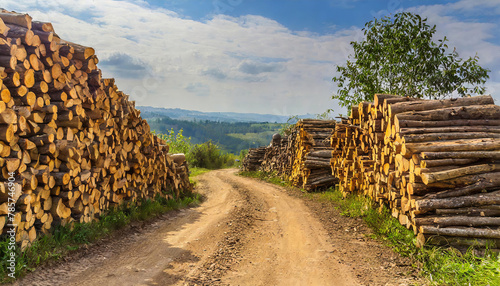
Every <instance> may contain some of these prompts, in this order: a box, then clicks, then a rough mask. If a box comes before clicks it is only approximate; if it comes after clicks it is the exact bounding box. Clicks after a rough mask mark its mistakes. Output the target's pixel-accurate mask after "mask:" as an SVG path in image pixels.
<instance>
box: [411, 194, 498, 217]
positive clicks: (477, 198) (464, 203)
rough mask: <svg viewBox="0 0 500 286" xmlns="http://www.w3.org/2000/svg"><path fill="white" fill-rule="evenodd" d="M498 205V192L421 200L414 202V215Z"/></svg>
mask: <svg viewBox="0 0 500 286" xmlns="http://www.w3.org/2000/svg"><path fill="white" fill-rule="evenodd" d="M495 204H500V191H496V192H492V193H486V194H477V195H471V196H463V197H454V198H446V199H422V200H418V201H416V202H415V209H416V213H418V214H420V213H425V212H428V211H431V210H435V209H452V208H462V207H473V206H485V205H495Z"/></svg>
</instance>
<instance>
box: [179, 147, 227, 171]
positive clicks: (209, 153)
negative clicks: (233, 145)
mask: <svg viewBox="0 0 500 286" xmlns="http://www.w3.org/2000/svg"><path fill="white" fill-rule="evenodd" d="M234 157H235V156H234V155H233V154H229V153H225V152H223V151H221V150H220V148H219V146H217V144H214V143H212V142H211V141H208V142H205V143H202V144H196V145H194V146H193V147H192V148H191V149H190V151H189V153H188V155H187V159H188V162H189V163H190V165H191V166H193V167H199V168H207V169H220V168H224V167H231V166H233V165H234V160H235V158H234Z"/></svg>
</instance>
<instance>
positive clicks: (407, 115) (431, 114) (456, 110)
mask: <svg viewBox="0 0 500 286" xmlns="http://www.w3.org/2000/svg"><path fill="white" fill-rule="evenodd" d="M396 118H397V120H423V121H435V120H454V119H484V118H488V119H493V120H498V119H500V106H498V105H472V106H467V107H465V106H463V107H449V108H443V109H437V110H429V111H415V112H404V113H400V114H397V115H396Z"/></svg>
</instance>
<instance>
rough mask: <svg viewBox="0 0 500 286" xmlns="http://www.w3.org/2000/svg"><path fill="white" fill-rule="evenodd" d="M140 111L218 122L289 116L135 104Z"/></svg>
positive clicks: (277, 119) (283, 119)
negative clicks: (204, 110)
mask: <svg viewBox="0 0 500 286" xmlns="http://www.w3.org/2000/svg"><path fill="white" fill-rule="evenodd" d="M137 108H138V109H139V110H140V111H141V115H142V118H144V119H149V118H160V117H170V118H172V119H178V120H187V121H194V120H197V121H201V120H209V121H220V122H269V123H286V122H287V121H288V119H289V118H290V116H287V115H274V114H258V113H236V112H203V111H196V110H186V109H180V108H158V107H150V106H137ZM314 117H315V115H314V114H305V115H299V116H298V118H314Z"/></svg>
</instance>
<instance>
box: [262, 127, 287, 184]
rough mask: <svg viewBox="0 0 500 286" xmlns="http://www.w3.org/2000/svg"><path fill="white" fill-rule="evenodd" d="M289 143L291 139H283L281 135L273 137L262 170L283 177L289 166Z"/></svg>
mask: <svg viewBox="0 0 500 286" xmlns="http://www.w3.org/2000/svg"><path fill="white" fill-rule="evenodd" d="M288 142H289V137H288V136H285V137H282V136H281V135H280V134H275V135H273V140H272V141H271V144H270V145H269V146H268V147H267V148H266V152H265V154H264V158H263V161H262V165H261V170H262V171H264V172H268V173H272V172H274V173H276V174H277V175H279V176H283V175H284V174H285V173H286V170H287V165H288V152H287V148H288V146H289V145H288Z"/></svg>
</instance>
